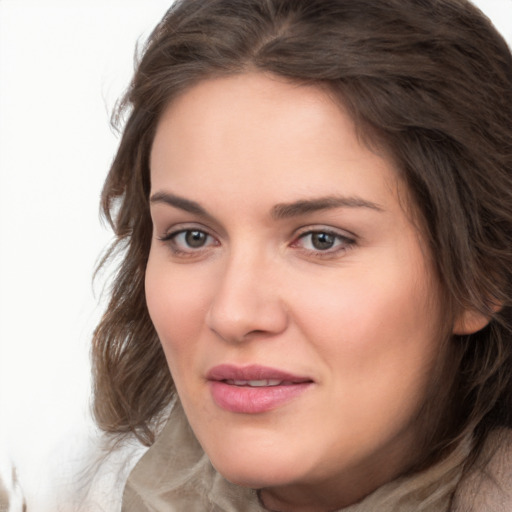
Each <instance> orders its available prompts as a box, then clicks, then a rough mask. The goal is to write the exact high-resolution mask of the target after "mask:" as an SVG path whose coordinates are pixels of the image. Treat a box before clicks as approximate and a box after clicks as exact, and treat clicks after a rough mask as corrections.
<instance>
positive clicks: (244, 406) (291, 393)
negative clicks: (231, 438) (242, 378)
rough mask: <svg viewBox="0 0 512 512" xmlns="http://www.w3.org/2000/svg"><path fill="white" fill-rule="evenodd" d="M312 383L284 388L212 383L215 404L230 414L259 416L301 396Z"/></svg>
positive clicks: (285, 386) (301, 383) (220, 382)
mask: <svg viewBox="0 0 512 512" xmlns="http://www.w3.org/2000/svg"><path fill="white" fill-rule="evenodd" d="M311 384H312V383H311V382H300V383H297V384H290V385H283V386H262V387H251V386H235V385H232V384H226V383H225V382H222V381H210V390H211V393H212V396H213V400H214V401H215V403H216V404H217V405H218V406H219V407H221V408H222V409H225V410H226V411H230V412H238V413H244V414H258V413H262V412H267V411H271V410H272V409H276V408H277V407H280V406H281V405H284V404H286V403H287V402H289V401H291V400H293V399H294V398H296V397H297V396H299V395H301V394H302V393H304V391H306V389H307V388H309V386H310V385H311Z"/></svg>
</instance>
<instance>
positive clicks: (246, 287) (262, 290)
mask: <svg viewBox="0 0 512 512" xmlns="http://www.w3.org/2000/svg"><path fill="white" fill-rule="evenodd" d="M276 272H277V269H276V266H275V265H273V262H272V261H271V258H269V257H268V255H266V254H265V253H264V251H263V250H258V249H256V248H253V249H251V247H250V246H249V245H248V244H247V245H244V244H241V245H240V246H238V247H236V248H235V247H233V248H232V250H231V251H230V252H229V255H228V256H227V257H226V261H225V264H224V266H223V268H222V272H221V273H220V275H219V278H218V284H217V288H216V290H215V295H214V296H213V299H212V302H211V305H210V310H209V312H208V315H207V323H208V325H209V327H210V329H212V330H213V331H215V332H216V333H217V334H218V335H219V336H220V337H222V338H223V339H225V340H228V341H243V340H244V339H247V336H248V335H249V334H254V333H259V334H262V335H263V334H267V335H272V334H277V333H279V332H281V331H282V330H284V329H285V328H286V324H287V315H286V311H285V308H284V305H283V303H282V300H281V299H282V298H281V295H280V293H279V289H278V287H277V286H276V284H277V283H276V277H277V274H276Z"/></svg>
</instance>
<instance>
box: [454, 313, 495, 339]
mask: <svg viewBox="0 0 512 512" xmlns="http://www.w3.org/2000/svg"><path fill="white" fill-rule="evenodd" d="M490 320H491V318H490V317H489V316H487V315H484V314H482V313H480V312H479V311H476V310H475V309H465V310H464V311H461V313H460V314H459V315H457V317H456V318H455V321H454V323H453V334H456V335H458V336H464V335H467V334H473V333H475V332H478V331H480V330H482V329H483V328H484V327H486V326H487V324H488V323H489V322H490Z"/></svg>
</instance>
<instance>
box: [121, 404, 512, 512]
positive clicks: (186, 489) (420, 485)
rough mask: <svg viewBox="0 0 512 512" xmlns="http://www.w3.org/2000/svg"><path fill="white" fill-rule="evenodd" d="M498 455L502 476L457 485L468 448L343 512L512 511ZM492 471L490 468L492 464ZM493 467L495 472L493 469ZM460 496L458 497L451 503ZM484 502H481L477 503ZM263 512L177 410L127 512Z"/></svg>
mask: <svg viewBox="0 0 512 512" xmlns="http://www.w3.org/2000/svg"><path fill="white" fill-rule="evenodd" d="M511 437H512V436H511V435H510V434H508V436H507V439H509V442H508V444H509V446H508V447H507V448H506V449H504V450H501V449H500V450H498V455H499V454H502V456H500V457H498V458H499V459H500V460H495V459H496V458H494V459H492V460H493V461H494V462H496V464H497V470H498V471H497V474H498V478H496V475H497V474H495V473H496V472H493V474H492V475H491V478H487V480H488V481H487V480H485V478H483V477H482V475H481V474H478V475H477V474H474V475H473V476H471V475H470V477H469V478H468V479H467V480H466V479H465V480H464V481H463V482H462V484H461V485H460V489H462V492H459V489H457V492H455V491H456V488H457V486H458V485H459V482H460V480H461V476H462V466H463V463H464V461H465V460H466V458H467V456H468V454H469V452H470V450H471V442H470V441H469V440H467V441H466V442H463V443H461V444H460V445H459V446H458V447H457V449H456V450H454V451H453V452H452V453H451V454H450V456H448V457H447V458H446V459H444V460H443V461H441V462H440V463H438V464H437V465H435V466H433V467H431V468H429V469H427V470H426V471H423V472H421V473H417V474H415V475H412V476H408V477H403V478H399V479H397V480H395V481H393V482H390V483H388V484H386V485H384V486H383V487H381V488H379V489H377V490H376V491H375V492H373V493H372V494H370V495H369V496H367V497H366V498H365V499H363V500H362V501H361V502H359V503H357V504H355V505H352V506H350V507H348V508H344V509H343V510H342V511H340V512H448V511H449V510H456V511H458V512H473V511H475V512H477V511H478V512H512V470H511V467H512V455H511V453H512V441H510V439H511ZM489 467H492V461H491V464H490V465H489ZM494 469H496V468H494ZM454 496H455V497H454ZM479 503H480V504H479ZM185 511H186V512H263V511H264V509H263V508H262V507H261V506H260V504H259V502H258V499H257V496H256V493H255V491H253V490H251V489H246V488H242V487H239V486H236V485H233V484H231V483H230V482H228V481H227V480H225V479H224V478H223V477H222V476H221V475H220V474H219V473H217V471H216V470H215V469H214V468H213V466H212V465H211V463H210V461H209V459H208V457H207V456H206V455H205V453H204V452H203V450H202V448H201V446H200V445H199V443H198V442H197V440H196V438H195V436H194V434H193V432H192V430H191V429H190V426H189V425H188V422H187V420H186V418H185V414H184V412H183V410H182V408H181V406H180V405H179V404H176V406H175V407H174V408H173V410H172V412H171V414H170V417H169V420H168V422H167V424H166V426H165V427H164V429H163V430H162V432H161V434H160V435H159V437H158V438H157V440H156V442H155V444H154V445H153V446H152V447H151V448H150V449H149V450H148V451H147V452H146V454H145V455H144V456H143V457H142V458H141V459H140V461H139V462H138V463H137V465H136V466H135V468H134V469H133V471H132V472H131V474H130V476H129V478H128V481H127V483H126V487H125V490H124V495H123V505H122V512H185Z"/></svg>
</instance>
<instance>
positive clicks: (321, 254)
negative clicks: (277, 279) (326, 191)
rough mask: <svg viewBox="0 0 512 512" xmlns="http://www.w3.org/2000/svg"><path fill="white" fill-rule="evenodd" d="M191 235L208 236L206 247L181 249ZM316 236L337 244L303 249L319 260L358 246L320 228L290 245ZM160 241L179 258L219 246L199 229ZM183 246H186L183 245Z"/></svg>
mask: <svg viewBox="0 0 512 512" xmlns="http://www.w3.org/2000/svg"><path fill="white" fill-rule="evenodd" d="M190 233H196V234H200V235H204V236H206V245H202V246H199V247H197V248H193V247H188V248H187V249H182V248H180V245H179V244H178V243H177V241H176V239H177V238H178V237H179V236H180V235H184V236H186V235H187V234H190ZM314 235H327V236H328V237H332V238H333V244H335V245H334V248H330V247H329V248H326V249H325V250H322V249H307V248H305V247H303V248H302V250H303V251H304V252H305V253H307V254H308V255H311V256H315V257H318V258H329V257H335V256H338V255H340V253H344V252H346V251H347V250H349V249H350V248H351V247H353V246H354V245H355V244H356V239H355V238H351V237H349V236H346V235H343V234H341V233H339V232H337V231H334V230H330V229H325V228H323V229H322V228H318V229H308V230H307V231H304V232H302V233H299V235H298V236H297V237H296V238H295V239H294V240H293V242H292V243H291V244H290V247H293V248H299V245H300V241H302V240H305V239H306V238H307V237H313V236H314ZM208 239H209V240H210V242H211V241H214V244H211V243H207V242H208ZM158 240H160V241H161V242H162V243H164V244H166V245H168V246H169V247H170V249H171V251H172V253H173V255H175V256H178V257H194V256H199V255H200V254H201V253H203V252H204V251H205V250H207V249H208V248H209V247H211V246H212V245H213V246H217V245H219V242H218V241H216V239H215V237H213V236H212V235H210V234H209V233H208V232H207V231H206V230H203V229H198V228H185V229H183V228H182V229H179V230H176V231H172V232H170V233H167V234H165V235H163V236H162V237H158ZM185 243H186V242H185ZM312 243H313V242H312ZM182 245H184V244H182Z"/></svg>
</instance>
